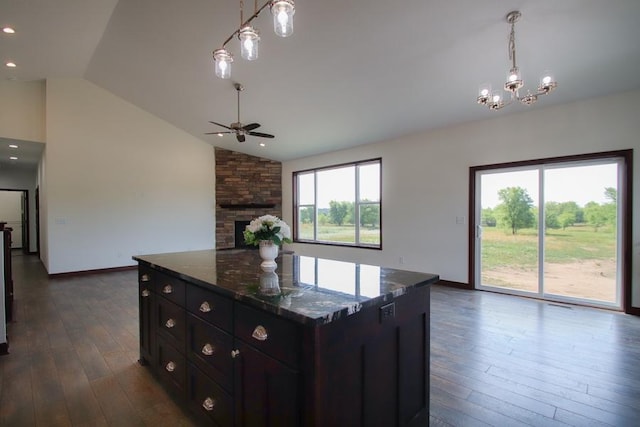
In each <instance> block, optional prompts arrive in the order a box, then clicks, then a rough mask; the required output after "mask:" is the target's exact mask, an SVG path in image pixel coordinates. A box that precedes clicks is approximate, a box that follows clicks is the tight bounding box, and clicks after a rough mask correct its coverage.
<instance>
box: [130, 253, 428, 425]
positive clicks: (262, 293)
mask: <svg viewBox="0 0 640 427" xmlns="http://www.w3.org/2000/svg"><path fill="white" fill-rule="evenodd" d="M134 259H135V260H137V261H138V265H139V267H138V277H139V302H140V362H141V363H142V364H145V365H148V366H149V368H150V370H151V371H152V372H153V373H154V375H155V376H156V377H157V378H158V379H159V380H160V381H161V382H162V383H163V385H164V386H165V388H166V389H167V390H168V391H169V392H170V393H171V394H172V395H173V396H174V397H175V398H176V399H177V400H179V401H181V402H182V403H183V404H185V405H187V406H188V407H189V408H190V409H191V410H192V412H193V414H194V415H195V416H196V417H198V418H199V419H200V420H201V421H202V423H203V424H206V425H218V426H233V425H237V426H373V425H380V426H413V425H422V426H424V425H428V419H429V290H430V289H429V285H430V284H432V283H435V282H437V281H438V276H437V275H434V274H427V273H417V272H409V271H403V270H396V269H389V268H382V267H378V266H372V265H365V264H356V263H349V262H342V261H334V260H328V259H321V258H314V257H306V256H298V255H294V254H283V253H281V254H280V255H279V256H278V258H277V259H276V262H277V263H278V268H277V270H276V272H275V273H276V274H273V273H271V274H270V273H263V272H262V271H261V270H260V267H259V265H260V259H259V256H258V251H255V250H250V249H249V250H222V251H220V250H218V251H214V250H205V251H193V252H181V253H171V254H157V255H141V256H135V257H134Z"/></svg>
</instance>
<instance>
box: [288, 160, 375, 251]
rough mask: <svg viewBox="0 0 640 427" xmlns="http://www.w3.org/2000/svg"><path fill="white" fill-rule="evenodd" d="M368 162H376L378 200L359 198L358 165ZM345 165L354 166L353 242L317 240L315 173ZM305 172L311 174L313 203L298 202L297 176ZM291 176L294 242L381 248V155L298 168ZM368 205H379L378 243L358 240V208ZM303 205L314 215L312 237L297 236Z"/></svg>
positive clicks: (364, 164)
mask: <svg viewBox="0 0 640 427" xmlns="http://www.w3.org/2000/svg"><path fill="white" fill-rule="evenodd" d="M370 164H377V165H378V167H379V182H378V188H379V196H378V200H377V201H362V200H360V173H359V167H360V166H366V165H370ZM345 167H354V168H355V177H354V187H355V188H354V190H355V197H354V200H353V203H354V214H353V215H354V228H355V230H354V232H355V242H354V243H347V242H333V241H325V240H318V239H317V236H318V207H317V206H318V179H317V173H318V172H324V171H328V170H332V169H341V168H345ZM305 174H313V179H314V182H313V185H314V197H313V204H299V199H300V194H299V186H298V177H299V176H300V175H305ZM291 176H292V181H293V185H292V189H293V194H292V196H293V227H292V229H293V241H294V242H295V243H307V244H317V245H327V246H345V247H352V248H353V247H355V248H362V249H376V250H382V157H376V158H372V159H366V160H358V161H353V162H346V163H340V164H334V165H328V166H322V167H317V168H310V169H304V170H298V171H294V172H292V174H291ZM370 205H378V206H379V222H380V240H379V243H374V244H372V243H362V242H361V241H360V220H359V219H360V210H361V207H362V206H370ZM304 207H311V208H313V217H314V221H313V238H312V239H306V238H300V237H299V232H300V227H299V219H300V218H299V216H300V209H301V208H304Z"/></svg>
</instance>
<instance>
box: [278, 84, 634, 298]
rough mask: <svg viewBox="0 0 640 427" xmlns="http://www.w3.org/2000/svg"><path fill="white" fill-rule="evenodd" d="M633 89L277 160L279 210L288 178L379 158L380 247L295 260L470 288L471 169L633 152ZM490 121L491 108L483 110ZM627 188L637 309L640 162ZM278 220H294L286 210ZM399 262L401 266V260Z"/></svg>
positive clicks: (286, 197)
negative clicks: (326, 261)
mask: <svg viewBox="0 0 640 427" xmlns="http://www.w3.org/2000/svg"><path fill="white" fill-rule="evenodd" d="M639 96H640V92H630V93H626V94H622V95H617V96H610V97H605V98H599V99H591V100H588V101H585V102H579V103H573V104H567V105H563V106H557V107H556V106H554V107H547V108H540V109H537V110H531V111H527V110H526V108H525V107H524V106H518V107H512V108H513V109H514V111H519V112H516V113H514V114H510V115H507V116H501V117H494V118H488V119H487V120H484V121H478V122H474V123H468V124H465V125H461V126H455V127H450V128H446V129H440V130H435V131H431V132H426V133H422V134H418V135H412V136H407V137H403V138H400V139H397V140H392V141H386V142H383V143H379V144H371V145H365V146H360V147H357V148H354V149H350V150H344V151H338V152H333V153H329V154H325V155H319V156H313V157H308V158H304V159H298V160H294V161H289V162H285V163H283V170H282V182H283V206H292V203H293V199H292V187H291V173H292V172H294V171H297V170H304V169H309V168H314V167H318V166H327V165H332V164H339V163H344V162H349V161H355V160H363V159H369V158H374V157H382V181H383V182H382V203H383V205H382V218H383V236H382V239H383V240H382V242H383V248H384V249H383V250H382V251H377V250H367V249H355V248H340V247H335V246H321V245H310V244H293V245H290V247H291V248H292V249H293V250H295V251H296V253H298V254H301V255H314V256H322V257H326V258H332V259H345V260H349V261H354V262H364V263H374V264H380V265H383V266H387V267H395V268H404V269H408V270H416V271H423V272H433V273H437V274H439V275H440V277H441V278H442V279H445V280H450V281H454V282H461V283H468V282H469V278H468V271H467V270H468V267H467V266H468V225H467V224H464V225H460V224H456V217H457V216H463V217H465V218H466V217H467V216H468V211H469V206H468V200H469V167H471V166H479V165H486V164H493V163H503V162H513V161H519V160H531V159H539V158H547V157H556V156H565V155H576V154H584V153H593V152H601V151H611V150H621V149H629V148H635V149H636V151H635V154H636V155H637V154H638V150H637V149H638V148H640V138H639V136H638V135H640V109H639V108H638V107H637V99H638V97H639ZM487 113H488V116H489V113H490V112H487ZM633 174H634V182H633V188H634V191H633V212H634V218H633V238H632V239H633V241H632V245H633V274H632V283H633V298H632V304H633V306H634V307H640V216H639V215H638V212H640V161H639V160H638V159H636V161H635V164H634V171H633ZM283 216H284V219H285V220H286V221H288V222H289V223H291V221H292V210H291V209H286V208H285V209H284V211H283ZM399 257H403V258H404V264H403V265H400V264H399Z"/></svg>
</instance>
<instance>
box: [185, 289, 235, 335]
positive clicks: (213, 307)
mask: <svg viewBox="0 0 640 427" xmlns="http://www.w3.org/2000/svg"><path fill="white" fill-rule="evenodd" d="M187 310H188V311H189V312H190V313H193V314H195V315H196V316H198V317H200V318H201V319H204V320H206V321H207V322H209V323H211V324H212V325H216V326H217V327H219V328H222V329H224V330H225V331H227V332H231V320H232V317H231V316H232V312H233V301H232V300H231V299H229V298H226V297H223V296H221V295H218V294H216V293H215V292H212V291H210V290H207V289H203V288H200V287H198V286H194V285H190V286H188V287H187Z"/></svg>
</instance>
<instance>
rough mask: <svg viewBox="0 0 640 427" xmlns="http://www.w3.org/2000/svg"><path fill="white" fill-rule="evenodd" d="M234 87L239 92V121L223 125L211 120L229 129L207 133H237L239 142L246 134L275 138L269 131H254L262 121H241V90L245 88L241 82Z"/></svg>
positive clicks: (242, 140)
mask: <svg viewBox="0 0 640 427" xmlns="http://www.w3.org/2000/svg"><path fill="white" fill-rule="evenodd" d="M233 87H235V88H236V91H237V93H238V121H237V122H235V123H231V124H230V125H229V126H227V125H223V124H222V123H216V122H212V121H209V123H213V124H214V125H218V126H222V127H223V128H225V129H229V130H228V131H225V132H207V133H205V135H214V134H215V135H220V134H223V133H235V134H236V139H237V140H238V142H244V141H245V139H246V138H245V136H246V135H251V136H259V137H261V138H274V136H273V135H270V134H268V133H262V132H253V130H254V129H257V128H259V127H260V123H249V124H248V125H245V124H242V123H241V122H240V92H241V91H243V90H244V86H242V85H241V84H240V83H234V84H233Z"/></svg>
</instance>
